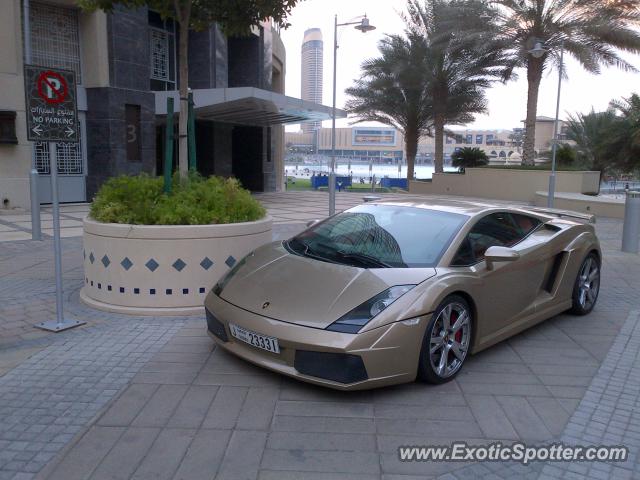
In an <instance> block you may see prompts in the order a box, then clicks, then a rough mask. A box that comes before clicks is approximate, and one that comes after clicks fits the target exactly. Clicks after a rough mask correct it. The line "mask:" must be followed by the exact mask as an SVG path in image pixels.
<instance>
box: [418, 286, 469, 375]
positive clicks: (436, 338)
mask: <svg viewBox="0 0 640 480" xmlns="http://www.w3.org/2000/svg"><path fill="white" fill-rule="evenodd" d="M472 327H473V318H472V312H471V308H470V307H469V304H468V302H467V301H466V300H465V299H464V298H463V297H461V296H459V295H450V296H448V297H447V298H445V299H444V300H443V301H442V303H440V305H438V308H436V310H435V311H434V312H433V315H432V317H431V321H430V322H429V325H428V326H427V330H426V332H425V334H424V339H423V342H422V350H421V352H420V365H419V367H418V378H420V379H421V380H423V381H425V382H429V383H445V382H448V381H449V380H452V379H453V378H454V377H455V376H456V374H457V373H458V372H459V371H460V369H461V368H462V365H463V364H464V361H465V359H466V358H467V354H468V352H469V348H470V346H471V333H472V330H471V329H472Z"/></svg>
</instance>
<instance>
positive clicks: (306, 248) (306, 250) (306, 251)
mask: <svg viewBox="0 0 640 480" xmlns="http://www.w3.org/2000/svg"><path fill="white" fill-rule="evenodd" d="M293 240H295V242H296V243H297V244H299V245H302V251H299V250H297V249H295V248H293V247H292V246H291V242H292V241H293ZM287 245H288V246H289V248H290V249H291V250H292V251H294V252H296V253H297V254H298V255H301V256H303V257H309V258H315V259H316V260H322V261H323V262H330V263H335V262H334V261H333V260H331V259H330V258H327V257H324V256H322V255H320V254H319V253H317V252H316V251H314V250H313V249H312V248H311V246H310V245H309V244H308V243H305V242H303V241H302V240H298V239H297V238H292V239H291V240H288V241H287Z"/></svg>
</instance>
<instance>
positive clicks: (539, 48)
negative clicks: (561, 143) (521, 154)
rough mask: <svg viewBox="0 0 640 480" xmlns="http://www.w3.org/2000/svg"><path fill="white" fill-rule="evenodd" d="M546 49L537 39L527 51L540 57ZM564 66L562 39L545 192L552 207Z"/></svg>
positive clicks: (549, 206) (548, 203)
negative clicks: (548, 171)
mask: <svg viewBox="0 0 640 480" xmlns="http://www.w3.org/2000/svg"><path fill="white" fill-rule="evenodd" d="M547 52H548V49H546V48H544V46H543V45H542V42H540V41H537V42H536V43H535V45H534V47H533V48H532V49H531V50H529V53H530V54H531V55H533V56H534V57H535V58H540V57H542V56H543V55H544V54H545V53H547ZM563 68H564V40H563V41H562V43H561V44H560V68H559V71H558V95H557V99H556V118H555V121H554V123H553V146H552V154H551V174H550V175H549V191H548V192H547V207H548V208H553V204H554V197H555V192H556V154H557V151H558V124H559V117H560V93H561V91H562V73H563Z"/></svg>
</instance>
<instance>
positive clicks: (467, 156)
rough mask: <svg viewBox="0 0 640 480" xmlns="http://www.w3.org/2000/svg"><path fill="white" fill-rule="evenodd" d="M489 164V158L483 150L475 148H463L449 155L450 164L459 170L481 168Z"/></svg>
mask: <svg viewBox="0 0 640 480" xmlns="http://www.w3.org/2000/svg"><path fill="white" fill-rule="evenodd" d="M488 163H489V157H487V154H486V153H485V151H484V150H481V149H480V148H476V147H464V148H461V149H460V150H456V151H455V152H453V154H452V155H451V164H452V165H453V166H454V167H458V168H459V169H461V170H464V169H465V168H472V167H481V166H484V165H487V164H488Z"/></svg>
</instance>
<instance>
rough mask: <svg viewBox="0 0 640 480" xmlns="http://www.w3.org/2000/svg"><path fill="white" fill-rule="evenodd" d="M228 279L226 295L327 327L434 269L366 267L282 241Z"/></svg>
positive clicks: (270, 313)
mask: <svg viewBox="0 0 640 480" xmlns="http://www.w3.org/2000/svg"><path fill="white" fill-rule="evenodd" d="M243 261H244V264H243V265H242V266H241V267H240V268H239V269H238V271H237V273H236V274H235V275H234V276H233V278H232V279H231V280H230V281H229V283H227V285H226V286H225V288H224V290H223V291H222V293H221V294H220V297H221V298H223V299H224V300H226V301H228V302H229V303H232V304H234V305H236V306H238V307H240V308H243V309H245V310H248V311H250V312H253V313H257V314H259V315H264V316H266V317H270V318H273V319H276V320H281V321H284V322H289V323H295V324H298V325H304V326H309V327H315V328H326V327H327V326H329V325H330V324H331V323H333V322H334V321H336V320H337V319H338V318H340V317H342V316H343V315H344V314H346V313H348V312H349V311H351V310H352V309H353V308H355V307H357V306H358V305H360V304H361V303H363V302H365V301H366V300H369V299H370V298H371V297H373V296H374V295H377V294H378V293H381V292H383V291H384V290H386V289H387V288H389V287H392V286H394V285H408V284H418V283H421V282H423V281H424V280H426V279H428V278H430V277H432V276H434V275H435V274H436V271H435V269H433V268H375V269H364V268H357V267H352V266H348V265H338V264H335V263H328V262H323V261H320V260H315V259H312V258H308V257H301V256H299V255H294V254H291V253H289V252H288V251H287V250H286V249H285V248H284V247H283V246H282V243H281V242H275V243H272V244H269V245H265V246H264V247H261V248H259V249H258V250H256V251H255V252H253V253H252V254H250V255H249V256H248V257H246V258H245V259H244V260H243Z"/></svg>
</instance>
